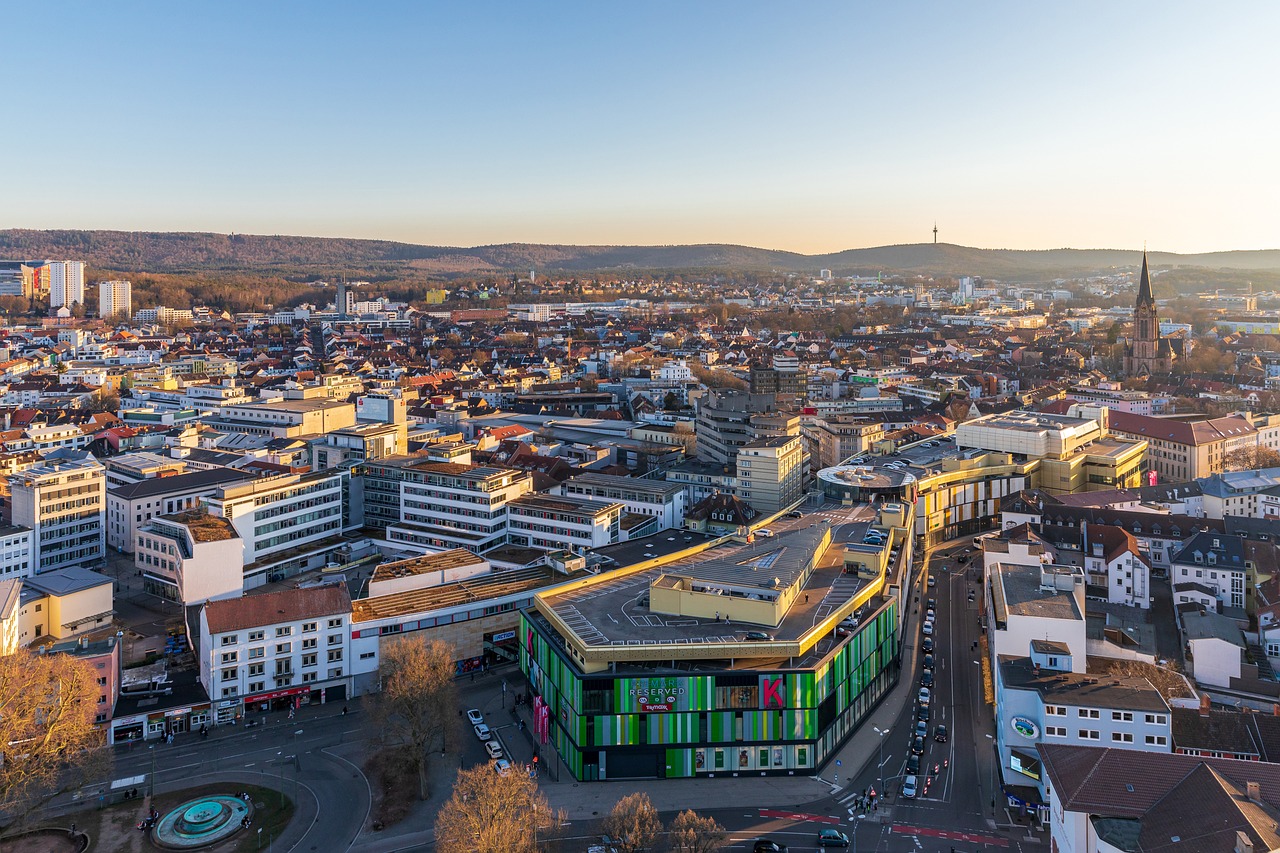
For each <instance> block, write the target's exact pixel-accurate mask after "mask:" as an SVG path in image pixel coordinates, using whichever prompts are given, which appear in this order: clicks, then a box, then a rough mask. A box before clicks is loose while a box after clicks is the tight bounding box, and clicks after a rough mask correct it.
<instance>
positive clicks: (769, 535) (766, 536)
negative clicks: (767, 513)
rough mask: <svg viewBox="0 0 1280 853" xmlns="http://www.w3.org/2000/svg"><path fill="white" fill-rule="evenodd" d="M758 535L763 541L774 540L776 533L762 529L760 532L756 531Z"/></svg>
mask: <svg viewBox="0 0 1280 853" xmlns="http://www.w3.org/2000/svg"><path fill="white" fill-rule="evenodd" d="M756 535H757V536H759V537H760V538H762V539H772V538H773V536H774V533H773V531H772V530H769V529H768V528H761V529H760V530H757V531H756Z"/></svg>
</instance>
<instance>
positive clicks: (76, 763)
mask: <svg viewBox="0 0 1280 853" xmlns="http://www.w3.org/2000/svg"><path fill="white" fill-rule="evenodd" d="M97 682H98V674H97V670H95V669H94V668H93V667H92V665H91V664H90V663H89V662H88V661H86V660H83V659H81V658H77V657H74V656H72V655H64V654H50V655H37V654H32V653H31V652H30V651H28V650H26V649H19V650H18V651H16V652H14V653H13V654H11V655H6V656H4V657H0V745H2V746H0V750H2V752H0V759H2V760H0V814H2V815H3V817H4V819H5V820H6V821H8V822H10V823H13V822H18V821H21V820H23V819H24V818H25V817H26V816H27V815H29V814H31V813H32V812H33V811H34V810H35V809H37V808H39V807H40V806H41V805H43V804H44V803H46V802H48V801H49V800H51V799H53V798H54V797H55V796H57V795H58V794H60V793H63V792H64V791H68V790H71V789H73V788H77V787H79V786H80V785H82V784H84V783H85V782H86V781H87V780H88V779H90V778H100V775H101V774H102V773H103V772H105V765H106V764H107V763H108V762H110V758H111V756H110V753H108V752H106V751H105V750H102V749H99V747H100V746H101V745H102V732H101V731H100V730H99V729H97V728H96V727H95V726H94V724H93V718H94V713H95V709H96V708H97V707H98V695H99V693H98V683H97Z"/></svg>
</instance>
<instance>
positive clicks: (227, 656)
mask: <svg viewBox="0 0 1280 853" xmlns="http://www.w3.org/2000/svg"><path fill="white" fill-rule="evenodd" d="M237 660H239V656H238V655H237V654H236V653H235V652H223V653H222V662H223V663H235V662H236V661H237Z"/></svg>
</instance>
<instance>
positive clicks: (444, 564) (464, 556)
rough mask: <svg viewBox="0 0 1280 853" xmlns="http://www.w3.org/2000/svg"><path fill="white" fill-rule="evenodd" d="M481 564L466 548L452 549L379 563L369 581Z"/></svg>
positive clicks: (481, 558)
mask: <svg viewBox="0 0 1280 853" xmlns="http://www.w3.org/2000/svg"><path fill="white" fill-rule="evenodd" d="M483 562H485V559H484V558H483V557H477V556H476V555H475V554H473V553H471V552H470V551H468V550H467V549H466V548H453V549H451V550H448V551H440V552H438V553H435V554H424V555H423V556H421V557H410V558H409V559H407V560H395V561H393V562H390V563H380V564H379V565H378V566H377V567H376V568H375V569H374V570H373V577H372V578H370V580H371V581H372V582H373V583H377V582H379V581H389V580H394V579H395V578H404V577H412V576H414V575H422V574H427V573H428V572H444V571H448V570H449V569H460V568H462V567H463V566H474V565H476V564H478V563H483Z"/></svg>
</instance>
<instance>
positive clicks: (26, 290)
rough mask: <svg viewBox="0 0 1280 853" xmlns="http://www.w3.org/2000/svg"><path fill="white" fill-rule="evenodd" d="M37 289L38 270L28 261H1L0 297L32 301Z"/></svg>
mask: <svg viewBox="0 0 1280 853" xmlns="http://www.w3.org/2000/svg"><path fill="white" fill-rule="evenodd" d="M35 288H36V270H35V268H34V267H33V266H31V264H30V263H28V262H26V261H0V296H20V297H24V298H26V299H32V298H33V297H34V294H35Z"/></svg>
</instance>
